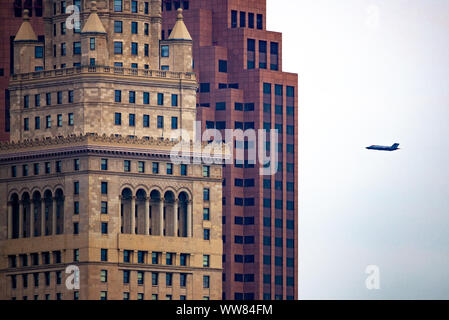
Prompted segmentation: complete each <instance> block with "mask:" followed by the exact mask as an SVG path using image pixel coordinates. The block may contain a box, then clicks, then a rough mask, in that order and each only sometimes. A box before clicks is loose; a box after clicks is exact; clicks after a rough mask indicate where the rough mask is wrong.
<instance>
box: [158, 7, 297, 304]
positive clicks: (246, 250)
mask: <svg viewBox="0 0 449 320" xmlns="http://www.w3.org/2000/svg"><path fill="white" fill-rule="evenodd" d="M178 8H182V9H183V10H184V12H183V13H184V17H185V22H186V25H187V28H188V30H189V32H190V34H191V36H192V38H193V48H194V49H193V53H194V71H195V72H196V73H197V75H198V78H199V82H200V89H199V93H198V108H197V109H198V118H199V119H201V122H202V130H205V129H211V128H215V129H218V130H222V129H243V130H245V129H252V128H254V129H256V130H257V129H277V130H279V141H278V148H279V155H278V157H279V158H278V161H279V170H278V172H277V173H276V174H275V175H272V176H263V175H260V174H259V166H260V164H259V163H256V164H252V163H251V162H250V161H245V162H244V163H243V164H240V163H234V165H226V167H224V172H223V176H224V177H225V181H224V182H223V184H224V194H223V215H224V217H223V235H224V236H223V240H224V256H223V262H224V264H223V265H224V270H225V272H224V274H223V291H224V292H223V298H224V299H229V300H232V299H236V300H253V299H266V300H270V299H278V300H281V299H283V300H284V299H285V300H287V299H297V296H298V272H297V271H298V201H297V199H298V161H297V158H298V157H297V156H298V142H297V141H298V98H297V97H298V76H297V74H292V73H286V72H283V71H282V34H281V33H278V32H271V31H267V30H266V15H267V12H266V1H265V0H190V1H177V0H174V1H173V0H163V9H162V10H163V27H162V39H164V38H167V37H168V36H169V34H170V32H171V30H170V29H169V28H171V26H173V24H174V21H175V19H176V10H177V9H178ZM223 136H224V135H223ZM252 147H254V146H249V145H248V144H245V145H244V148H245V149H248V148H252Z"/></svg>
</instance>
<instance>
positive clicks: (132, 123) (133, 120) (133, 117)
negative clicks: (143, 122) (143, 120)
mask: <svg viewBox="0 0 449 320" xmlns="http://www.w3.org/2000/svg"><path fill="white" fill-rule="evenodd" d="M130 103H131V102H130ZM129 126H130V127H135V126H136V115H135V114H134V113H130V114H129Z"/></svg>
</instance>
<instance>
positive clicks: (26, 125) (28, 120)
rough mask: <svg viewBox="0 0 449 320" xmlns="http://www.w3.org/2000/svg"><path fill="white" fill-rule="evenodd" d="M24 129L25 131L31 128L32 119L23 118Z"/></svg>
mask: <svg viewBox="0 0 449 320" xmlns="http://www.w3.org/2000/svg"><path fill="white" fill-rule="evenodd" d="M23 130H24V131H29V130H30V119H29V118H24V119H23Z"/></svg>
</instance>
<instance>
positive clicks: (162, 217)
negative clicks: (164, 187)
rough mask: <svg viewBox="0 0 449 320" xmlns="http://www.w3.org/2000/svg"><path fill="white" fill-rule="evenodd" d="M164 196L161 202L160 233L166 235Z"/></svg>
mask: <svg viewBox="0 0 449 320" xmlns="http://www.w3.org/2000/svg"><path fill="white" fill-rule="evenodd" d="M164 205H165V201H164V198H161V201H160V202H159V235H160V236H161V237H162V236H164Z"/></svg>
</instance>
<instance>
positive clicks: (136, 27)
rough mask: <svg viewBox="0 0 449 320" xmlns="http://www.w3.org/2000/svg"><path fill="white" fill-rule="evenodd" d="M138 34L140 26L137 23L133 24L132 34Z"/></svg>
mask: <svg viewBox="0 0 449 320" xmlns="http://www.w3.org/2000/svg"><path fill="white" fill-rule="evenodd" d="M137 32H138V24H137V22H134V21H133V22H131V34H137Z"/></svg>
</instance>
